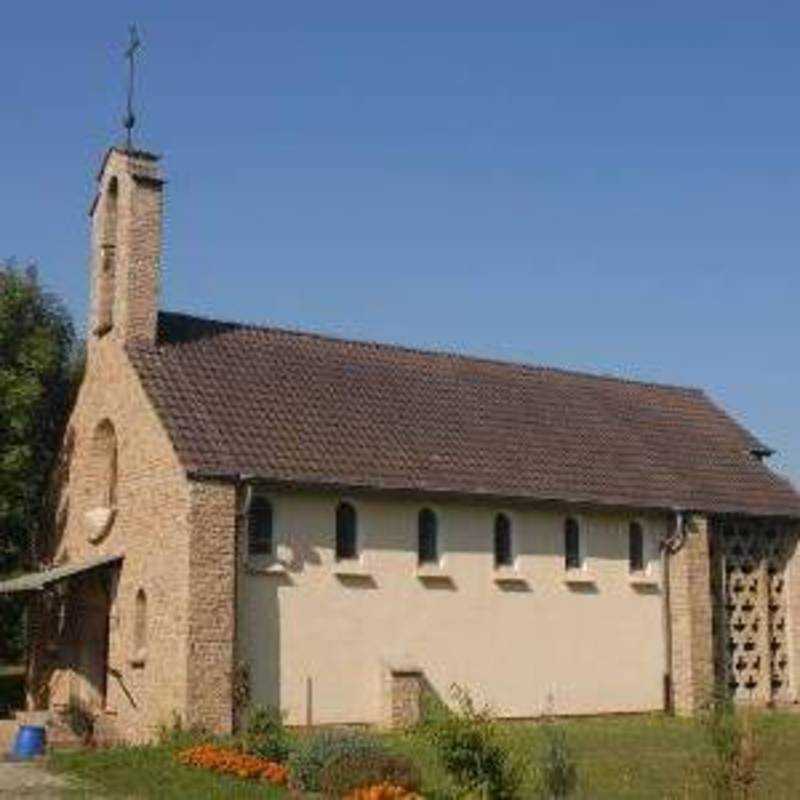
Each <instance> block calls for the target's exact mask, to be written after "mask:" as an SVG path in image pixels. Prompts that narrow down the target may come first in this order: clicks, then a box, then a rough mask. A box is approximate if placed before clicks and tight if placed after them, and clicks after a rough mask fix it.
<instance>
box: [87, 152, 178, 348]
mask: <svg viewBox="0 0 800 800" xmlns="http://www.w3.org/2000/svg"><path fill="white" fill-rule="evenodd" d="M97 181H98V190H97V195H96V197H95V200H94V203H93V205H92V208H91V210H90V212H89V215H90V217H91V220H92V254H91V294H92V302H91V312H90V314H91V316H90V319H89V334H90V339H91V340H94V341H97V340H98V339H100V338H104V337H113V338H115V339H117V340H118V341H120V342H123V343H124V342H129V341H142V342H149V343H152V342H155V338H156V322H157V318H158V293H159V262H160V260H161V207H162V188H163V184H164V181H163V180H162V179H161V176H160V171H159V168H158V156H155V155H153V154H152V153H145V152H141V151H132V150H121V149H118V148H112V149H111V150H109V151H108V153H106V157H105V159H104V161H103V165H102V167H101V169H100V174H99V175H98V177H97Z"/></svg>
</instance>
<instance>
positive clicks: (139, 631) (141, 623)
mask: <svg viewBox="0 0 800 800" xmlns="http://www.w3.org/2000/svg"><path fill="white" fill-rule="evenodd" d="M146 658H147V595H146V594H145V592H144V589H139V591H138V592H137V593H136V604H135V609H134V620H133V658H132V659H131V663H132V664H133V665H134V666H139V667H141V666H144V661H145V659H146Z"/></svg>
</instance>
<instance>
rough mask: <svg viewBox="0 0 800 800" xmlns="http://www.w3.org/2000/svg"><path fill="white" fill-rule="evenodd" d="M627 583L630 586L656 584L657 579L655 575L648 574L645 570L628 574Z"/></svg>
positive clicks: (657, 582) (657, 583)
mask: <svg viewBox="0 0 800 800" xmlns="http://www.w3.org/2000/svg"><path fill="white" fill-rule="evenodd" d="M628 583H630V585H631V586H633V587H637V586H658V585H659V581H658V578H657V577H656V576H655V575H648V574H647V573H646V572H631V573H630V574H629V575H628Z"/></svg>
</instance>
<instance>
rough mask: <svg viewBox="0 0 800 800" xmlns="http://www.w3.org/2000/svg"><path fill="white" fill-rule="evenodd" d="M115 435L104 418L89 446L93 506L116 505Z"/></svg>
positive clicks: (107, 506) (112, 506)
mask: <svg viewBox="0 0 800 800" xmlns="http://www.w3.org/2000/svg"><path fill="white" fill-rule="evenodd" d="M117 469H118V467H117V435H116V432H115V431H114V425H113V424H112V423H111V420H108V419H104V420H103V421H102V422H101V423H100V424H99V425H98V426H97V427H96V428H95V431H94V434H93V435H92V442H91V446H90V448H89V475H88V478H89V481H90V494H91V501H92V505H93V506H94V507H102V508H115V507H116V505H117V479H118V475H117Z"/></svg>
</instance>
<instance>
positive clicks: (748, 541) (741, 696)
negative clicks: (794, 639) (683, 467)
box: [712, 521, 794, 702]
mask: <svg viewBox="0 0 800 800" xmlns="http://www.w3.org/2000/svg"><path fill="white" fill-rule="evenodd" d="M793 546H794V542H793V541H790V537H789V536H788V535H787V533H786V532H785V531H783V530H781V529H778V528H774V527H765V526H763V525H760V524H758V523H754V522H750V521H748V522H731V523H726V524H724V525H723V526H722V527H721V528H717V531H716V535H715V537H714V542H713V551H712V569H713V575H714V581H713V586H712V589H713V591H714V596H715V601H716V609H717V613H716V614H715V636H716V638H717V670H718V672H717V674H718V675H719V676H720V677H721V678H723V679H724V680H725V682H726V683H727V685H728V687H729V689H730V690H731V692H732V694H733V697H734V699H736V700H740V701H760V702H768V701H772V700H780V699H782V698H783V697H784V696H785V695H787V693H788V690H789V651H788V637H787V632H788V624H787V609H786V595H787V592H786V580H785V567H786V562H787V560H788V558H789V555H790V554H791V549H792V547H793Z"/></svg>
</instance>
